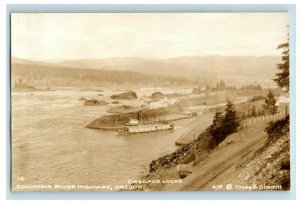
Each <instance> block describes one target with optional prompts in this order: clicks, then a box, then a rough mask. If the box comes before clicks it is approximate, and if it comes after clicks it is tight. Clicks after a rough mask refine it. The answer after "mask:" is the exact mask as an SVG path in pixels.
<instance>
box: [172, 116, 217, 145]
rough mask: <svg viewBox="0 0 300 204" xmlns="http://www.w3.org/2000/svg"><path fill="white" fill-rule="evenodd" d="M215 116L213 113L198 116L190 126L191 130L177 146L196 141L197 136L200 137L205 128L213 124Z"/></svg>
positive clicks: (178, 140) (180, 139) (179, 139)
mask: <svg viewBox="0 0 300 204" xmlns="http://www.w3.org/2000/svg"><path fill="white" fill-rule="evenodd" d="M213 116H214V115H213V114H212V113H208V114H205V115H200V116H197V117H196V118H195V120H194V121H192V122H191V123H190V124H189V129H188V130H187V131H186V132H185V133H184V134H183V135H182V136H181V137H179V138H178V139H177V140H176V142H175V144H176V145H185V144H188V143H189V142H191V141H192V140H194V139H195V135H197V136H198V135H199V134H200V133H201V132H203V130H204V129H205V128H207V127H208V126H209V125H211V124H212V121H213Z"/></svg>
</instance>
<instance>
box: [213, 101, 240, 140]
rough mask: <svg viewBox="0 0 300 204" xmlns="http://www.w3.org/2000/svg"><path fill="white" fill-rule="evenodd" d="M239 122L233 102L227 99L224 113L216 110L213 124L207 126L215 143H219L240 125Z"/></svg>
mask: <svg viewBox="0 0 300 204" xmlns="http://www.w3.org/2000/svg"><path fill="white" fill-rule="evenodd" d="M239 122H240V121H239V117H238V114H237V111H236V109H235V107H234V104H233V103H232V102H231V101H228V102H227V105H226V109H225V115H224V113H221V112H216V113H215V116H214V120H213V124H212V125H211V126H210V127H209V133H210V135H211V136H212V137H213V139H214V143H215V145H217V144H219V143H221V142H222V141H223V140H224V139H225V138H226V137H227V136H228V135H230V134H232V133H234V132H236V131H237V128H238V127H239V125H240V124H239Z"/></svg>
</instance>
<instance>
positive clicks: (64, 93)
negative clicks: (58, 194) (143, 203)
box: [12, 90, 189, 187]
mask: <svg viewBox="0 0 300 204" xmlns="http://www.w3.org/2000/svg"><path fill="white" fill-rule="evenodd" d="M97 94H98V92H95V91H80V90H57V91H36V92H13V93H12V185H13V187H14V186H15V185H16V184H18V183H19V181H18V179H20V178H22V179H23V178H24V181H22V184H35V185H37V184H40V185H41V184H51V185H54V184H63V185H65V184H75V185H78V184H81V185H114V184H124V183H125V184H126V183H127V180H128V179H136V178H138V177H140V176H141V175H144V174H146V173H147V171H148V165H149V163H150V162H151V161H152V160H153V159H156V158H158V157H159V156H162V155H164V154H166V153H170V152H172V151H174V150H175V149H176V148H177V147H176V146H175V141H176V139H177V138H178V137H180V135H181V134H182V133H183V132H185V131H186V130H185V128H184V127H185V124H188V123H189V120H184V121H179V122H177V124H176V130H175V131H164V132H159V133H147V134H138V135H127V136H124V135H120V134H118V133H117V132H115V131H104V130H97V129H89V128H85V125H86V124H88V123H89V122H91V121H92V120H94V119H96V118H98V117H100V116H102V115H104V114H107V113H106V112H105V110H106V109H107V106H84V105H83V102H82V101H80V100H78V99H79V98H81V97H85V98H95V97H96V96H98V95H97ZM101 97H103V98H105V97H106V95H105V94H104V96H101Z"/></svg>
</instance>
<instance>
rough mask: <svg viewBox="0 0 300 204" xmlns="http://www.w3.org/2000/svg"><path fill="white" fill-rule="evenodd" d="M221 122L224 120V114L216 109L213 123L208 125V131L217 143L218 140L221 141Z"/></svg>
mask: <svg viewBox="0 0 300 204" xmlns="http://www.w3.org/2000/svg"><path fill="white" fill-rule="evenodd" d="M223 122H224V116H223V113H222V112H219V111H217V112H216V113H215V116H214V119H213V124H212V125H211V126H210V127H209V133H210V135H211V136H213V138H214V140H215V141H216V142H217V144H218V143H219V142H218V141H221V140H222V138H223V135H224V134H223V129H222V126H223Z"/></svg>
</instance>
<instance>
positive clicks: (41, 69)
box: [11, 63, 197, 87]
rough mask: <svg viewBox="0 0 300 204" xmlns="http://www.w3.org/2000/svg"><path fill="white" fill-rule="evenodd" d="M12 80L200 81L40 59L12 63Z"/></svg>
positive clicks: (58, 83) (30, 82) (153, 83)
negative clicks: (48, 61)
mask: <svg viewBox="0 0 300 204" xmlns="http://www.w3.org/2000/svg"><path fill="white" fill-rule="evenodd" d="M11 75H12V84H14V83H15V82H17V81H19V80H20V79H22V81H23V83H25V84H27V85H33V86H78V87H81V86H121V85H134V86H140V85H143V86H184V85H186V86H188V85H196V84H197V82H196V81H192V80H190V79H188V78H183V77H176V76H166V75H158V74H146V73H140V72H134V71H117V70H105V69H102V70H96V69H87V68H70V67H68V68H66V67H60V66H54V65H52V66H50V65H43V64H38V63H12V66H11Z"/></svg>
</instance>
